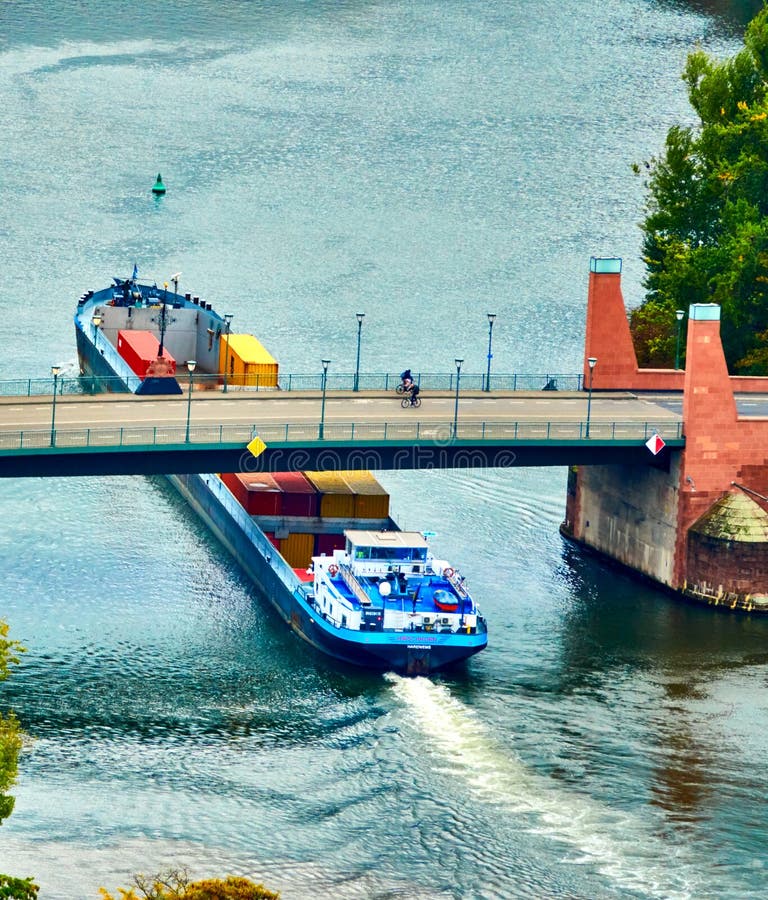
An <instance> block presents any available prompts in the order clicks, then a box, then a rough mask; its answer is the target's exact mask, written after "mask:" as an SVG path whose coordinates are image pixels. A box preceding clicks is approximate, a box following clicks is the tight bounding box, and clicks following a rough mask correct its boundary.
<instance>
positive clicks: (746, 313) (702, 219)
mask: <svg viewBox="0 0 768 900" xmlns="http://www.w3.org/2000/svg"><path fill="white" fill-rule="evenodd" d="M682 77H683V80H684V81H685V82H686V84H687V86H688V98H689V101H690V103H691V106H692V107H693V109H694V111H695V113H696V115H697V116H698V120H699V123H698V126H697V128H696V129H695V130H694V129H693V128H685V127H682V126H679V125H676V126H673V127H672V128H671V129H670V130H669V132H668V134H667V139H666V144H665V149H664V153H663V154H662V155H661V157H660V158H658V159H652V160H650V161H649V162H647V163H646V164H645V167H646V170H647V173H648V182H647V188H648V192H649V196H648V199H647V201H646V217H645V220H644V222H643V226H642V227H643V235H644V237H643V257H644V261H645V264H646V278H645V281H644V287H645V290H646V296H645V300H644V301H643V303H642V305H641V306H640V307H638V308H637V309H635V310H634V311H633V312H632V314H631V316H630V325H631V328H632V333H633V337H634V339H635V344H636V347H637V351H638V360H639V361H640V362H641V364H642V365H651V366H669V365H671V363H672V359H673V357H674V350H675V342H676V328H675V325H676V319H675V310H676V309H685V310H687V309H688V305H689V304H691V303H719V304H720V306H721V332H722V338H723V348H724V350H725V356H726V360H727V361H728V364H729V367H730V368H731V370H735V371H739V372H741V373H744V374H765V373H768V7H764V8H763V10H762V11H761V12H759V13H758V15H757V16H756V17H755V18H754V19H753V20H752V22H750V24H749V25H748V26H747V30H746V34H745V46H744V49H743V50H741V51H740V52H738V53H737V54H736V55H735V56H734V57H733V58H732V59H730V60H726V61H725V62H722V63H717V62H715V61H713V60H711V59H710V58H709V57H708V56H707V55H706V54H705V53H704V52H703V51H702V50H701V49H696V50H695V51H694V52H693V53H691V54H690V55H689V56H688V60H687V64H686V67H685V70H684V71H683V76H682ZM634 168H635V171H636V172H637V173H640V172H642V171H643V170H642V168H641V167H640V166H635V167H634Z"/></svg>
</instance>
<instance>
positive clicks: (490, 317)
mask: <svg viewBox="0 0 768 900" xmlns="http://www.w3.org/2000/svg"><path fill="white" fill-rule="evenodd" d="M495 321H496V314H495V313H488V372H487V374H486V376H485V389H486V391H490V389H491V360H492V359H493V353H492V352H491V343H492V341H493V323H494V322H495Z"/></svg>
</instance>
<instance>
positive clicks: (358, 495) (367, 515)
mask: <svg viewBox="0 0 768 900" xmlns="http://www.w3.org/2000/svg"><path fill="white" fill-rule="evenodd" d="M340 474H342V475H343V476H344V479H345V480H346V482H347V484H348V485H349V486H350V488H351V489H352V493H353V494H354V496H355V518H356V519H386V518H387V517H388V516H389V494H388V493H387V492H386V491H385V490H384V488H383V487H382V486H381V485H380V484H379V482H378V481H376V479H375V478H374V476H373V475H372V474H371V473H370V472H366V471H362V472H342V473H340Z"/></svg>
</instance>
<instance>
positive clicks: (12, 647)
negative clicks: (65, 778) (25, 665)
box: [0, 621, 39, 900]
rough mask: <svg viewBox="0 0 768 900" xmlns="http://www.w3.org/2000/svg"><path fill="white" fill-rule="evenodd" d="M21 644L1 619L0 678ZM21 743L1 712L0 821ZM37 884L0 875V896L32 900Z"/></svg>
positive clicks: (13, 723) (15, 726)
mask: <svg viewBox="0 0 768 900" xmlns="http://www.w3.org/2000/svg"><path fill="white" fill-rule="evenodd" d="M23 652H24V647H22V646H21V644H20V643H19V642H18V641H14V640H11V639H10V638H9V637H8V625H7V624H6V623H5V622H3V621H0V681H5V679H6V678H7V677H8V676H9V674H10V672H11V667H12V666H15V665H18V663H19V654H21V653H23ZM21 747H22V732H21V726H20V725H19V720H18V719H17V718H16V716H15V715H14V714H13V713H12V712H9V713H8V714H7V715H6V716H3V714H2V712H0V825H2V823H3V820H4V819H7V818H8V816H10V814H11V812H12V810H13V804H14V798H13V797H11V796H10V794H8V793H7V791H8V790H9V788H10V787H11V785H12V784H13V783H14V782H15V781H16V773H17V771H18V762H19V753H21ZM38 890H39V888H38V886H37V885H36V884H34V883H33V882H32V880H31V879H30V878H11V876H10V875H0V900H34V898H35V897H37V892H38Z"/></svg>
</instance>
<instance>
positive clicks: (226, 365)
mask: <svg viewBox="0 0 768 900" xmlns="http://www.w3.org/2000/svg"><path fill="white" fill-rule="evenodd" d="M232 315H233V314H232V313H227V314H226V315H225V316H224V322H225V324H226V326H227V340H226V345H225V347H224V393H225V394H226V393H227V370H228V369H229V331H230V325H231V324H232Z"/></svg>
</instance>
